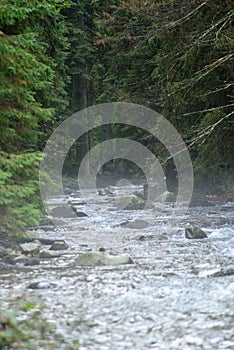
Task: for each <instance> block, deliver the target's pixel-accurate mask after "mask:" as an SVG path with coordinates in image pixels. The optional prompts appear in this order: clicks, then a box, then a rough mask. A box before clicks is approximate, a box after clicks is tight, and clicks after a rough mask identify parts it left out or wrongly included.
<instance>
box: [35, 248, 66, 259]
mask: <svg viewBox="0 0 234 350" xmlns="http://www.w3.org/2000/svg"><path fill="white" fill-rule="evenodd" d="M60 256H61V254H59V253H57V252H56V251H53V250H44V251H42V252H41V253H40V255H39V258H41V259H51V258H58V257H60Z"/></svg>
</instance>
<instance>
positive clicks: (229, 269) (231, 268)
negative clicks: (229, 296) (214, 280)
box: [210, 265, 234, 277]
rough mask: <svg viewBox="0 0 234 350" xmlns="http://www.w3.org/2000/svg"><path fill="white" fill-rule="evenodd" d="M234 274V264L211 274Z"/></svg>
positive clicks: (213, 275)
mask: <svg viewBox="0 0 234 350" xmlns="http://www.w3.org/2000/svg"><path fill="white" fill-rule="evenodd" d="M231 275H234V265H231V266H227V267H223V268H222V269H221V270H219V271H217V272H215V273H213V274H211V275H210V276H211V277H223V276H231Z"/></svg>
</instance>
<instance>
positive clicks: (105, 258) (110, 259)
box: [74, 252, 133, 266]
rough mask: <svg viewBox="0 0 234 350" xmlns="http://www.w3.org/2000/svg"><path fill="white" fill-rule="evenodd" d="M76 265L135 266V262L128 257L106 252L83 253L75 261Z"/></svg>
mask: <svg viewBox="0 0 234 350" xmlns="http://www.w3.org/2000/svg"><path fill="white" fill-rule="evenodd" d="M74 264H75V265H81V266H83V265H91V266H96V265H121V264H133V260H132V259H131V258H130V256H128V255H110V254H107V253H104V252H89V253H83V254H80V255H79V256H78V258H77V259H76V260H75V263H74Z"/></svg>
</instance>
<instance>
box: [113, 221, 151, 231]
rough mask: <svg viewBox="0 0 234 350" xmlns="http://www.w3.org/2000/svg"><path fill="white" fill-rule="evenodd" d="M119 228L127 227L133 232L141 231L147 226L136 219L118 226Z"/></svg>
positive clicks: (146, 223)
mask: <svg viewBox="0 0 234 350" xmlns="http://www.w3.org/2000/svg"><path fill="white" fill-rule="evenodd" d="M120 226H121V227H127V228H131V229H134V230H142V229H144V228H146V227H148V226H149V224H148V222H146V221H145V220H140V219H136V220H134V221H125V222H123V223H121V224H120Z"/></svg>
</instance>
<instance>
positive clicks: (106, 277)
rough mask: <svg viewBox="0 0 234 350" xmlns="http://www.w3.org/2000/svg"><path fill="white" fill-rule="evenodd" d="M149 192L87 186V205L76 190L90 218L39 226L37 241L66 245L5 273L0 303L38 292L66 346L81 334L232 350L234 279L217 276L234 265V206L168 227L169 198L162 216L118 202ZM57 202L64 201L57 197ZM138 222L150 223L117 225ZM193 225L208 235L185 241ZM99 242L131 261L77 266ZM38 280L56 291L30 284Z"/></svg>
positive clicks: (140, 345)
mask: <svg viewBox="0 0 234 350" xmlns="http://www.w3.org/2000/svg"><path fill="white" fill-rule="evenodd" d="M142 189H143V187H142V186H141V185H135V186H131V188H130V187H128V186H122V187H116V186H112V187H111V191H112V192H113V195H112V194H109V193H104V195H102V196H98V197H97V196H96V194H95V195H94V193H92V192H90V193H88V194H87V196H88V198H89V200H88V204H87V203H86V202H85V201H84V199H83V198H82V195H81V193H80V192H79V191H77V192H74V193H71V194H69V195H68V197H69V201H70V202H71V203H72V204H73V205H74V207H75V208H76V209H77V210H79V211H82V212H84V213H86V214H87V215H88V216H87V217H81V218H78V219H77V220H75V221H74V220H73V219H61V222H60V226H59V228H55V227H54V226H52V225H51V226H50V225H49V226H41V227H38V228H37V229H36V235H37V236H38V237H41V238H56V239H64V240H65V241H66V242H67V243H68V245H69V249H68V250H66V251H64V253H63V254H62V255H61V256H60V257H59V258H55V259H45V260H43V261H42V262H41V264H40V265H38V266H33V267H32V266H31V267H30V266H23V265H20V264H19V265H16V266H11V267H9V268H5V269H3V270H2V271H0V275H1V278H0V293H1V294H0V295H1V303H2V304H3V305H2V306H5V307H7V305H8V304H9V303H10V302H11V300H13V299H15V298H22V299H27V298H31V297H36V298H39V300H40V301H41V302H42V303H43V304H44V305H45V306H46V307H45V310H44V315H45V318H46V319H47V320H48V321H49V322H51V323H52V324H54V325H55V327H56V330H57V332H58V333H59V334H61V335H62V337H63V339H64V341H63V342H62V343H61V344H60V349H75V347H71V346H70V345H69V344H72V343H74V341H75V340H76V339H77V340H78V342H79V345H77V347H76V349H79V350H125V349H126V350H148V349H154V350H157V349H158V350H163V349H165V350H170V349H171V350H177V349H180V350H181V349H182V350H187V349H188V350H196V349H205V350H224V349H225V350H232V349H234V275H231V276H224V277H210V275H211V274H212V273H213V272H215V271H218V270H219V269H220V268H222V267H225V266H229V265H231V264H233V261H234V209H233V204H234V203H231V202H228V203H225V204H223V205H220V204H219V205H217V204H215V205H212V206H206V207H201V206H196V207H191V208H189V210H188V212H187V214H186V215H185V216H184V217H183V218H181V221H180V223H179V224H178V225H177V226H176V227H174V229H173V230H170V232H167V221H168V218H169V217H170V215H171V212H172V203H166V204H165V207H164V210H163V211H162V213H160V214H158V213H156V209H155V208H154V209H146V210H122V209H119V210H118V209H116V208H114V207H113V201H114V198H115V196H116V195H119V194H127V193H129V191H130V192H131V191H132V190H134V191H138V192H140V191H142ZM53 201H54V204H62V203H61V199H60V198H54V199H53ZM135 219H141V220H145V221H146V222H147V223H148V224H149V226H148V227H146V228H145V229H141V230H139V229H131V228H126V227H121V226H119V224H120V223H122V222H125V221H126V220H130V221H131V220H135ZM187 223H191V224H195V225H197V226H199V227H201V228H202V229H203V230H204V231H205V232H206V234H207V236H208V238H207V239H203V240H188V239H186V238H185V236H184V229H185V226H186V224H187ZM101 247H102V248H105V250H106V252H108V253H113V254H115V253H116V254H128V255H130V256H131V257H132V259H133V260H134V264H132V265H131V264H130V265H118V266H95V267H94V266H76V265H74V260H75V258H76V257H77V255H78V254H79V253H83V252H87V251H90V250H93V251H97V250H99V249H100V248H101ZM36 281H49V283H50V284H51V286H53V287H52V288H48V289H36V290H34V289H29V288H28V286H29V284H30V283H32V282H36ZM38 349H39V347H38ZM40 349H41V348H40Z"/></svg>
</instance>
